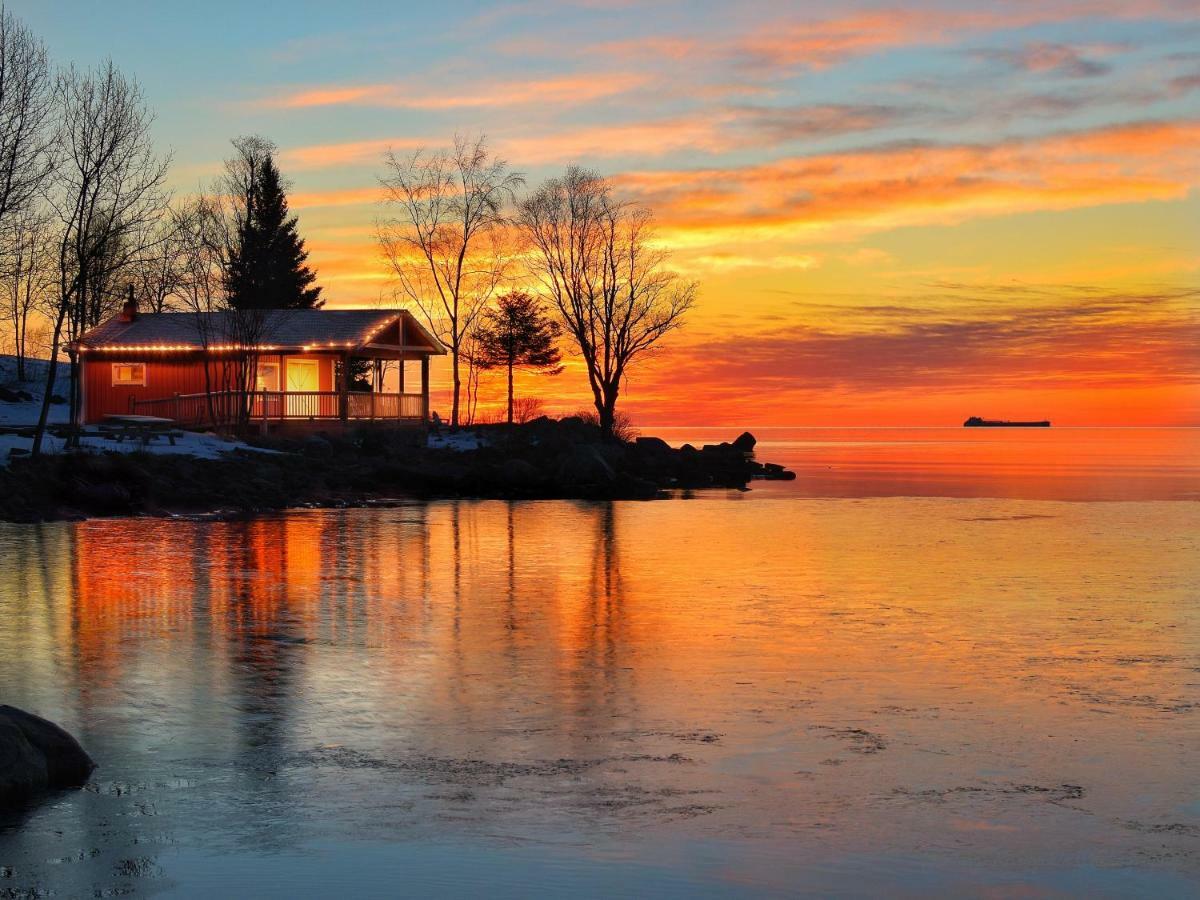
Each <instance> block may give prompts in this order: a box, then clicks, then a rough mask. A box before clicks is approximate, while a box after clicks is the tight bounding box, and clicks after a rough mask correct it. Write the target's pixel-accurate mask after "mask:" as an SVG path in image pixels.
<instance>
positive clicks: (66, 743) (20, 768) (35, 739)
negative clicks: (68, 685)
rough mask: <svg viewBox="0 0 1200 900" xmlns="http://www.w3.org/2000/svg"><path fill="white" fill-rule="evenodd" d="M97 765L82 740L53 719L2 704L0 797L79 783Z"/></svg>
mask: <svg viewBox="0 0 1200 900" xmlns="http://www.w3.org/2000/svg"><path fill="white" fill-rule="evenodd" d="M95 768H96V764H95V763H94V762H92V758H91V757H90V756H88V755H87V753H86V752H85V751H84V749H83V748H82V747H81V746H79V742H78V741H77V740H75V738H73V737H71V735H69V734H68V733H67V732H65V731H63V729H61V728H59V727H58V726H57V725H55V724H54V723H53V722H49V721H47V720H46V719H43V718H40V717H38V716H35V715H33V714H32V713H27V712H25V711H24V710H20V709H17V708H16V707H13V706H0V800H8V799H19V798H23V797H28V796H30V795H32V794H36V793H38V792H40V791H45V790H53V789H55V788H68V787H79V786H81V785H82V784H83V783H84V782H86V781H87V779H88V776H89V775H91V774H92V770H93V769H95Z"/></svg>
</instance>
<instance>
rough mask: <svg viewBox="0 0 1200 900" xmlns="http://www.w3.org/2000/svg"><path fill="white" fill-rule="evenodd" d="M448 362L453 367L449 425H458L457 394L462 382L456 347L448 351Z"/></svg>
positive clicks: (454, 426)
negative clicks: (452, 394) (452, 396)
mask: <svg viewBox="0 0 1200 900" xmlns="http://www.w3.org/2000/svg"><path fill="white" fill-rule="evenodd" d="M450 363H451V366H452V367H453V369H454V398H453V400H452V401H451V404H450V427H451V428H457V427H458V396H459V392H460V391H461V389H462V382H461V381H459V376H458V347H454V348H453V349H452V350H451V352H450Z"/></svg>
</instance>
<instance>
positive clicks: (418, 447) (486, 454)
mask: <svg viewBox="0 0 1200 900" xmlns="http://www.w3.org/2000/svg"><path fill="white" fill-rule="evenodd" d="M459 436H466V435H465V434H464V433H463V432H459V433H457V434H455V435H452V436H451V438H455V437H459ZM469 436H470V437H471V442H470V443H469V444H467V443H466V442H464V441H455V440H452V439H446V440H444V441H443V443H444V444H445V446H437V443H438V441H437V439H436V438H435V440H434V441H433V442H431V443H432V444H434V446H425V445H424V442H423V440H419V439H418V438H422V439H423V435H418V433H416V432H413V431H408V432H397V431H386V430H379V429H363V430H361V431H356V432H350V433H347V434H345V435H335V434H316V435H311V436H308V437H305V438H295V439H280V438H275V439H271V440H260V441H256V442H255V443H256V445H257V451H256V452H240V453H236V454H232V455H229V456H226V457H224V458H221V459H197V458H193V457H185V456H163V455H157V454H147V453H134V454H128V453H127V454H112V453H105V454H94V453H93V454H86V455H78V456H53V457H44V458H42V459H39V460H30V459H16V460H13V461H12V463H11V464H10V466H9V467H8V468H7V469H3V470H0V519H5V520H8V521H24V522H30V521H43V520H49V519H64V518H66V519H69V518H79V517H84V516H113V515H143V514H145V515H167V514H172V513H201V512H203V513H211V512H219V513H227V514H231V515H236V514H248V513H255V512H261V511H266V510H274V509H284V508H288V507H300V506H345V505H358V504H368V503H373V502H379V501H380V500H384V499H403V498H418V499H427V498H445V497H477V498H514V499H515V498H529V499H539V498H541V499H585V500H649V499H654V498H658V497H663V496H669V492H671V491H674V490H683V489H703V488H744V487H746V486H747V485H749V483H750V482H751V481H752V480H754V479H786V478H793V477H795V476H794V475H793V474H792V473H790V472H788V471H786V470H785V469H783V468H782V467H781V466H777V465H772V464H770V463H760V462H758V461H757V460H755V459H754V456H753V451H754V446H755V439H754V437H753V435H751V434H749V433H743V434H742V435H740V436H739V437H737V438H736V439H735V440H733V441H730V442H728V443H722V444H712V445H706V446H703V447H698V448H697V447H692V446H690V445H685V446H683V447H681V448H673V447H671V446H670V445H668V444H667V443H666V442H665V441H662V440H660V439H658V438H654V437H639V438H636V439H635V440H631V441H602V440H601V439H600V435H599V432H598V430H597V429H596V428H595V426H593V425H590V424H588V423H587V422H585V421H584V420H582V419H579V418H574V417H569V418H565V419H559V420H554V419H548V418H541V419H536V420H534V421H532V422H530V423H527V424H525V425H520V426H515V427H513V428H511V429H509V428H507V427H505V426H485V427H483V428H480V429H474V430H472V432H470V433H469ZM464 447H469V448H470V449H464ZM262 451H266V452H262Z"/></svg>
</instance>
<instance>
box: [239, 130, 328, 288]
mask: <svg viewBox="0 0 1200 900" xmlns="http://www.w3.org/2000/svg"><path fill="white" fill-rule="evenodd" d="M241 162H242V168H241V171H242V172H244V185H243V191H244V193H243V196H244V203H243V207H244V208H243V209H242V210H241V211H240V214H239V217H238V219H239V221H238V223H237V234H236V236H235V242H234V247H233V252H232V255H231V258H230V260H229V265H228V271H227V275H226V282H227V290H228V292H229V303H230V305H231V306H233V307H234V308H236V309H313V308H315V307H318V306H320V305H321V303H322V301H321V299H320V295H321V288H320V287H318V286H317V285H315V284H314V283H313V282H315V281H316V278H317V276H316V274H315V273H314V272H313V271H312V269H310V268H309V267H308V266H307V265H306V263H307V260H308V251H307V250H305V249H304V239H303V238H301V237H300V234H299V232H298V231H297V228H296V224H297V219H296V217H295V216H291V215H289V214H288V202H287V194H286V192H285V190H284V186H283V182H282V179H281V178H280V175H279V169H278V168H277V167H276V165H275V160H274V159H273V158H272V155H271V153H270V151H269V150H268V151H267V152H265V153H264V152H260V153H256V154H255V155H254V158H244V159H243V160H242V161H241Z"/></svg>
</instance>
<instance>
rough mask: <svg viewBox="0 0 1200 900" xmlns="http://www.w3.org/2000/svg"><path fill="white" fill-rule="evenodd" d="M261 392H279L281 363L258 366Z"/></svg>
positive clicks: (258, 388)
mask: <svg viewBox="0 0 1200 900" xmlns="http://www.w3.org/2000/svg"><path fill="white" fill-rule="evenodd" d="M257 390H260V391H277V390H279V363H264V362H260V363H259V364H258V387H257Z"/></svg>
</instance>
